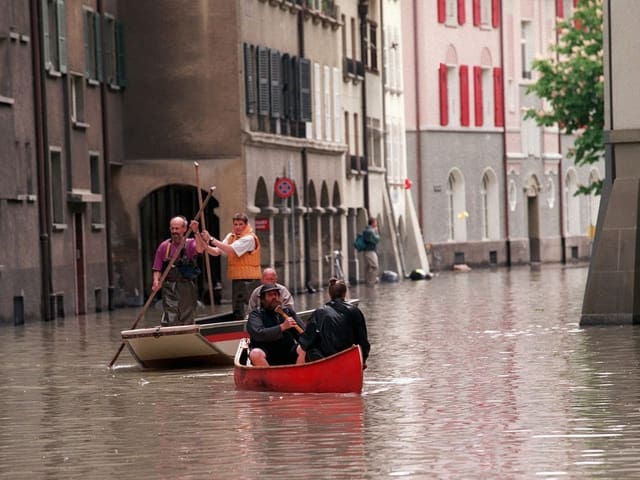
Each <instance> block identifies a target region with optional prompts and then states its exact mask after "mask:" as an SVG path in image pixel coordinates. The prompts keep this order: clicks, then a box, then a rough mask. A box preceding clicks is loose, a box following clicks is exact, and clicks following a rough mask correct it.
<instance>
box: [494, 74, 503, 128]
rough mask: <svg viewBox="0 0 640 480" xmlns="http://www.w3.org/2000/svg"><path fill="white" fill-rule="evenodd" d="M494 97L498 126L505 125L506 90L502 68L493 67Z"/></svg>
mask: <svg viewBox="0 0 640 480" xmlns="http://www.w3.org/2000/svg"><path fill="white" fill-rule="evenodd" d="M493 98H494V109H495V115H494V117H495V124H496V127H504V90H503V88H502V68H499V67H497V68H494V69H493Z"/></svg>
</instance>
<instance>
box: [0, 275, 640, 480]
mask: <svg viewBox="0 0 640 480" xmlns="http://www.w3.org/2000/svg"><path fill="white" fill-rule="evenodd" d="M586 276H587V268H586V266H573V267H570V266H567V267H562V266H543V267H542V268H541V269H540V270H532V269H530V268H529V267H518V268H513V269H510V270H507V269H500V270H496V271H489V270H474V271H472V272H469V273H449V272H447V273H441V274H440V275H438V276H437V277H435V278H434V279H433V280H430V281H417V282H412V281H409V280H407V281H403V282H401V283H396V284H382V285H378V286H376V287H375V288H373V289H367V288H366V287H358V288H354V289H352V291H351V296H352V297H358V298H360V299H361V303H360V306H361V309H362V310H363V312H364V313H365V315H366V317H367V320H368V327H369V339H370V342H371V345H372V349H371V355H370V357H369V361H368V365H369V368H368V369H367V370H366V371H365V384H364V391H363V394H362V395H361V396H354V395H294V394H273V393H258V392H237V391H236V390H235V387H234V384H233V372H232V368H231V367H222V368H216V369H193V370H174V371H154V370H144V369H142V368H140V367H139V366H137V364H136V363H135V361H134V360H133V358H132V356H131V355H130V353H129V352H128V351H127V350H126V349H125V350H124V351H123V352H122V355H121V356H120V357H119V359H118V361H117V363H116V364H115V368H114V369H112V370H110V369H108V368H107V364H108V363H109V361H110V360H111V358H112V357H113V355H114V354H115V352H116V350H117V348H118V346H119V344H120V331H121V330H123V329H128V328H129V327H130V326H131V324H132V323H133V321H134V320H135V318H136V316H137V314H138V313H139V310H138V309H132V310H118V311H116V312H111V313H101V314H95V315H87V316H83V317H78V318H67V319H65V320H57V321H54V322H51V323H40V322H32V323H29V324H27V325H25V326H22V327H13V326H5V327H2V328H0V398H1V401H2V403H1V404H2V409H1V411H0V479H11V480H16V479H34V478H38V479H40V478H46V479H65V480H66V479H112V478H118V479H141V478H144V479H147V478H148V479H284V478H287V479H289V478H298V479H320V478H323V479H328V478H354V479H359V478H395V477H400V478H411V479H414V478H415V479H431V478H487V479H488V478H510V479H513V478H543V479H551V478H554V479H555V478H638V477H640V462H638V451H639V450H640V404H639V403H638V398H640V382H639V381H638V380H637V372H636V371H635V370H636V368H638V363H639V362H638V352H639V351H640V330H639V329H638V328H636V327H631V326H627V327H606V328H587V329H582V328H580V327H579V325H578V323H579V318H580V310H581V305H582V300H583V298H582V296H583V292H584V286H585V281H586ZM321 301H322V297H321V296H320V295H319V294H318V295H315V296H306V295H303V296H299V297H297V298H296V302H297V305H299V306H300V308H299V309H304V308H310V307H313V306H315V305H317V304H319V303H320V302H321ZM152 314H154V312H151V315H152ZM139 326H148V325H143V324H141V325H139Z"/></svg>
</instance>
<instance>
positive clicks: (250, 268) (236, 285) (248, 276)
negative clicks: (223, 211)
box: [191, 213, 261, 319]
mask: <svg viewBox="0 0 640 480" xmlns="http://www.w3.org/2000/svg"><path fill="white" fill-rule="evenodd" d="M194 224H195V226H194ZM191 229H192V230H194V232H197V230H198V223H197V222H192V223H191ZM196 237H198V238H201V239H202V240H203V243H202V248H206V249H207V252H209V254H210V255H215V256H217V255H226V257H227V278H228V279H229V280H231V297H232V306H233V316H234V318H236V319H244V315H245V309H246V305H247V304H248V303H249V295H250V294H251V292H252V291H253V290H254V289H255V288H256V287H258V286H259V285H260V276H261V274H260V241H259V240H258V237H257V236H256V235H255V233H253V228H252V227H251V225H249V218H248V217H247V215H246V214H244V213H236V214H235V215H234V216H233V230H232V231H231V232H230V233H229V234H227V236H226V237H224V239H223V240H222V241H220V240H218V239H217V238H214V237H212V236H211V235H210V234H209V232H207V231H206V230H203V231H202V233H201V234H200V235H196Z"/></svg>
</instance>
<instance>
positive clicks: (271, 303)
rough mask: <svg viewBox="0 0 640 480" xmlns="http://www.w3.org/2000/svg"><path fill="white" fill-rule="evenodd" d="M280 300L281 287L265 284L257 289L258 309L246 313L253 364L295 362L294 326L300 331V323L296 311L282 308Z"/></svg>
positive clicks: (250, 356) (285, 363)
mask: <svg viewBox="0 0 640 480" xmlns="http://www.w3.org/2000/svg"><path fill="white" fill-rule="evenodd" d="M281 302H282V298H281V297H280V289H279V288H278V287H277V286H276V285H275V284H273V283H267V284H265V285H263V286H262V287H261V288H260V308H257V309H255V310H253V311H251V313H249V319H248V320H247V332H248V333H249V337H250V348H251V351H250V353H249V358H250V360H251V363H252V364H253V365H255V366H268V365H288V364H293V363H296V358H297V355H298V354H297V350H296V349H297V347H298V342H297V338H298V331H297V330H296V329H300V331H302V328H303V325H302V322H301V321H300V319H299V318H298V315H297V314H296V312H294V311H293V310H292V309H290V308H288V307H282V305H281ZM278 307H280V308H278ZM276 310H279V312H280V313H278V312H276ZM282 313H284V314H285V315H283V314H282ZM285 317H286V318H285Z"/></svg>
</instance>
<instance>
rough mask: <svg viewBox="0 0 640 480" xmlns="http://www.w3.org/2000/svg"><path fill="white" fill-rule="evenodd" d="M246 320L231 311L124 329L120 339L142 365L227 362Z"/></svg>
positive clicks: (242, 331) (158, 366) (230, 358)
mask: <svg viewBox="0 0 640 480" xmlns="http://www.w3.org/2000/svg"><path fill="white" fill-rule="evenodd" d="M245 325H246V320H234V319H233V314H232V313H225V314H219V315H214V316H211V317H204V318H201V319H198V320H196V323H195V324H194V325H180V326H175V327H152V328H138V329H135V330H124V331H122V332H121V335H122V340H123V341H124V342H125V344H126V345H127V347H128V349H129V351H130V352H131V354H132V355H133V357H134V358H135V359H136V360H137V361H138V363H140V365H142V366H143V367H145V368H179V367H189V366H212V365H231V364H232V362H233V356H234V354H235V351H236V347H237V345H238V341H239V340H240V339H241V338H244V337H246V335H247V334H246V332H245Z"/></svg>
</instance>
